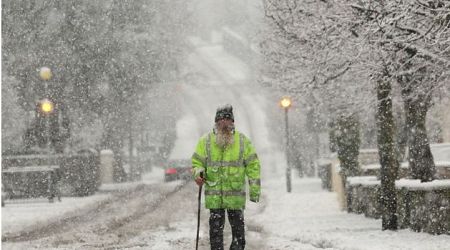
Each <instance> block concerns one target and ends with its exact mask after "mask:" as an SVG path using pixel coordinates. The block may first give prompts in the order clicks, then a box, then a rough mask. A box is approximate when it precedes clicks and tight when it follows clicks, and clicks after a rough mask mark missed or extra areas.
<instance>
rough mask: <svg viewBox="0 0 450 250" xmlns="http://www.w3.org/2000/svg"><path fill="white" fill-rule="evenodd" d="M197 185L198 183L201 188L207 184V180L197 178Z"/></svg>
mask: <svg viewBox="0 0 450 250" xmlns="http://www.w3.org/2000/svg"><path fill="white" fill-rule="evenodd" d="M195 183H197V185H199V186H201V185H203V183H205V179H203V178H202V177H201V176H199V177H197V178H195Z"/></svg>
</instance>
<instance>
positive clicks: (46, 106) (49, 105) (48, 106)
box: [39, 99, 55, 115]
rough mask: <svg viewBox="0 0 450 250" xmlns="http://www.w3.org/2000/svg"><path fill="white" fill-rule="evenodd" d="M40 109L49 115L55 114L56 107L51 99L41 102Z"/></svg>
mask: <svg viewBox="0 0 450 250" xmlns="http://www.w3.org/2000/svg"><path fill="white" fill-rule="evenodd" d="M39 108H40V110H41V111H42V112H44V114H46V115H48V114H50V113H52V112H53V110H54V108H55V105H54V104H53V102H52V101H50V100H49V99H44V100H42V101H41V102H40V105H39Z"/></svg>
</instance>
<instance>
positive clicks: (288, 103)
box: [280, 97, 292, 110]
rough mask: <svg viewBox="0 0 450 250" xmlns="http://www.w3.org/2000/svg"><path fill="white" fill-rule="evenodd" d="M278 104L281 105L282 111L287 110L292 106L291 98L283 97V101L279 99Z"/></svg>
mask: <svg viewBox="0 0 450 250" xmlns="http://www.w3.org/2000/svg"><path fill="white" fill-rule="evenodd" d="M280 104H281V107H283V108H284V109H286V110H287V109H288V108H289V107H290V106H291V104H292V102H291V98H289V97H283V99H281V101H280Z"/></svg>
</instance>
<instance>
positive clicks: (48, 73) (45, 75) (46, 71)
mask: <svg viewBox="0 0 450 250" xmlns="http://www.w3.org/2000/svg"><path fill="white" fill-rule="evenodd" d="M39 76H40V77H41V79H42V80H44V81H48V80H50V79H51V78H52V76H53V74H52V70H51V69H50V68H49V67H42V68H41V69H40V70H39Z"/></svg>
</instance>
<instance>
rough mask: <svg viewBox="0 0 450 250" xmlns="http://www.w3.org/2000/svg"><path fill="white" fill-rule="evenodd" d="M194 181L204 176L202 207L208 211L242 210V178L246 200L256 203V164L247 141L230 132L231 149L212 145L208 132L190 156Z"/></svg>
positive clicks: (212, 134)
mask: <svg viewBox="0 0 450 250" xmlns="http://www.w3.org/2000/svg"><path fill="white" fill-rule="evenodd" d="M192 166H193V170H194V171H193V177H194V179H195V178H197V177H198V176H199V175H200V172H204V173H205V175H204V177H205V178H206V182H205V203H206V204H205V205H206V208H208V209H218V208H225V209H243V208H245V201H246V185H245V181H246V177H247V180H248V183H249V192H250V200H252V201H259V197H260V194H261V181H260V162H259V159H258V156H257V155H256V152H255V148H254V147H253V145H252V144H251V142H250V140H249V139H248V138H247V137H246V136H245V135H243V134H241V133H239V132H238V131H235V132H234V143H233V145H230V146H227V147H225V148H222V147H220V146H219V145H217V144H216V135H215V134H214V133H213V132H211V133H209V134H206V135H204V136H202V137H201V138H200V141H199V142H198V144H197V147H196V149H195V153H194V154H193V156H192Z"/></svg>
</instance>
